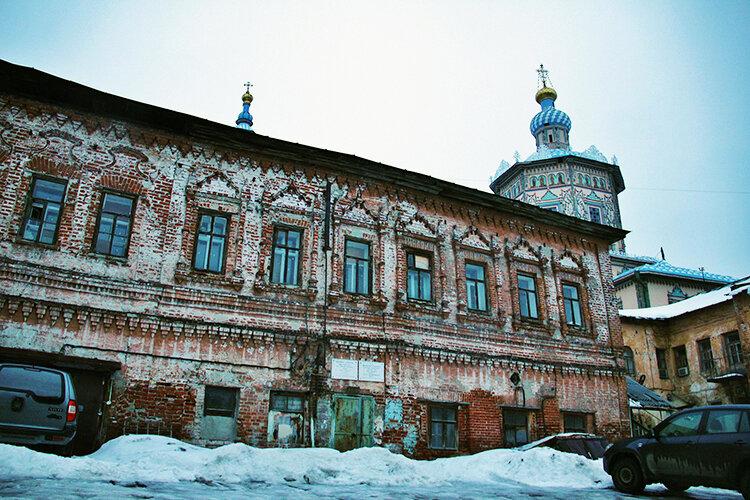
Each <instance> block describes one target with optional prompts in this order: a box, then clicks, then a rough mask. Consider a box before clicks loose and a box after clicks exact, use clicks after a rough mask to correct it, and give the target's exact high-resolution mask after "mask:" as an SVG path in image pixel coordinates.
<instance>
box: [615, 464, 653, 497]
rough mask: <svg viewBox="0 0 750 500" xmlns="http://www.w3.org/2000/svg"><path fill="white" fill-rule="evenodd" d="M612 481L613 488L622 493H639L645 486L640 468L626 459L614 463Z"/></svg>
mask: <svg viewBox="0 0 750 500" xmlns="http://www.w3.org/2000/svg"><path fill="white" fill-rule="evenodd" d="M612 481H613V482H614V483H615V488H617V489H618V490H620V491H622V492H623V493H640V492H641V491H643V488H644V487H645V486H646V484H645V483H644V481H643V472H641V468H640V466H639V465H638V463H637V462H636V461H635V460H633V459H632V458H628V457H625V458H621V459H619V460H618V461H617V462H615V465H614V467H612Z"/></svg>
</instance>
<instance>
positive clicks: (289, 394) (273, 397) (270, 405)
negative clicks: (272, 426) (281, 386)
mask: <svg viewBox="0 0 750 500" xmlns="http://www.w3.org/2000/svg"><path fill="white" fill-rule="evenodd" d="M280 398H286V400H287V402H288V401H289V398H299V400H300V409H299V410H294V409H289V407H288V406H285V407H284V408H277V407H275V406H274V402H275V401H277V400H279V399H280ZM268 411H278V412H281V413H299V414H304V413H305V397H304V394H302V393H297V392H285V391H272V392H271V394H270V397H269V398H268Z"/></svg>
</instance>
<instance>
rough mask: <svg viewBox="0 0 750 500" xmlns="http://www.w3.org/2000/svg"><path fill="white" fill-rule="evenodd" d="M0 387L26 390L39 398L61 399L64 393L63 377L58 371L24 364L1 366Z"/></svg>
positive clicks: (19, 390) (20, 390)
mask: <svg viewBox="0 0 750 500" xmlns="http://www.w3.org/2000/svg"><path fill="white" fill-rule="evenodd" d="M0 389H7V390H11V391H18V392H25V393H30V394H33V395H34V396H36V397H38V398H49V399H59V398H61V397H62V395H63V378H62V375H61V374H60V373H58V372H52V371H49V370H43V369H39V368H27V367H22V366H3V367H2V368H0Z"/></svg>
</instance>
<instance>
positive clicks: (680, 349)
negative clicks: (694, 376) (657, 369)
mask: <svg viewBox="0 0 750 500" xmlns="http://www.w3.org/2000/svg"><path fill="white" fill-rule="evenodd" d="M672 356H673V357H674V369H675V374H676V375H677V376H678V377H687V376H688V375H690V362H689V361H688V357H687V347H686V346H685V344H683V345H678V346H675V347H673V348H672ZM683 361H684V363H683ZM680 368H685V373H684V374H683V375H680Z"/></svg>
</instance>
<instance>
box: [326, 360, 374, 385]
mask: <svg viewBox="0 0 750 500" xmlns="http://www.w3.org/2000/svg"><path fill="white" fill-rule="evenodd" d="M331 378H335V379H341V380H361V381H363V382H385V364H384V363H381V362H379V361H357V360H356V359H336V358H334V359H333V360H332V362H331Z"/></svg>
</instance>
